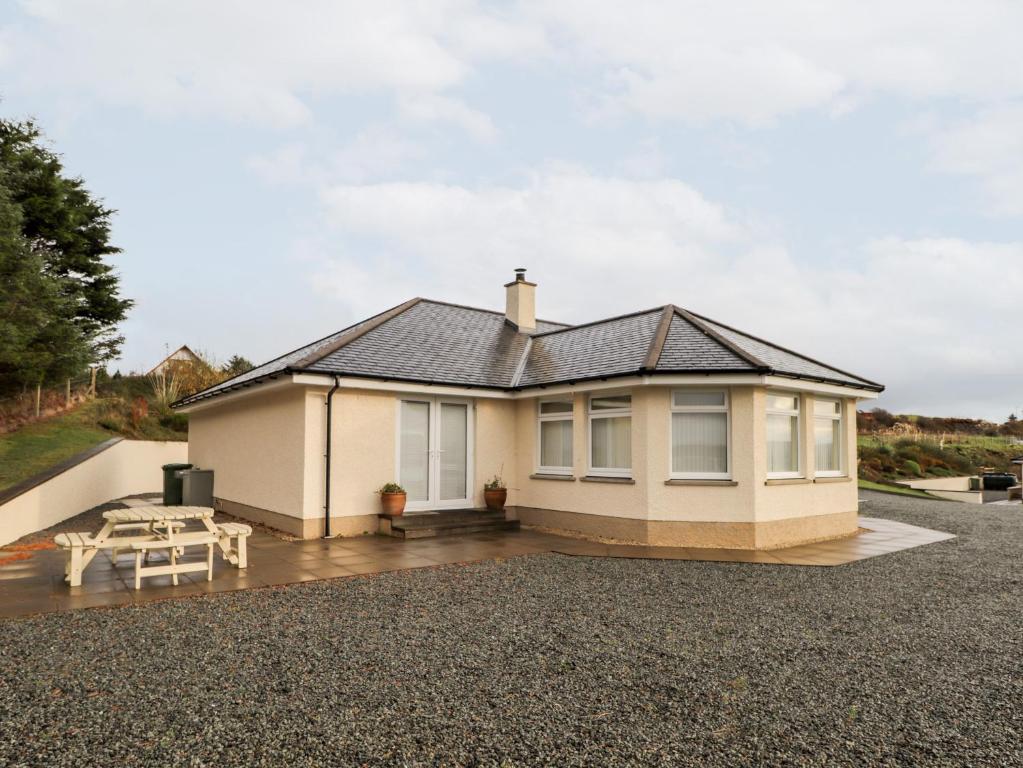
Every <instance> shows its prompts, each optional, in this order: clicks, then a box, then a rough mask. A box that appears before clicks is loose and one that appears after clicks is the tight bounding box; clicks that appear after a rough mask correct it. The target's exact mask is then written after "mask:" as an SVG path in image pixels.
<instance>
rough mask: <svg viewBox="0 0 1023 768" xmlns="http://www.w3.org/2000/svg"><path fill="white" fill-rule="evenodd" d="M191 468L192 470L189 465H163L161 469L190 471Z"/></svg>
mask: <svg viewBox="0 0 1023 768" xmlns="http://www.w3.org/2000/svg"><path fill="white" fill-rule="evenodd" d="M191 468H192V465H191V464H164V465H163V466H162V467H161V469H164V470H168V469H191Z"/></svg>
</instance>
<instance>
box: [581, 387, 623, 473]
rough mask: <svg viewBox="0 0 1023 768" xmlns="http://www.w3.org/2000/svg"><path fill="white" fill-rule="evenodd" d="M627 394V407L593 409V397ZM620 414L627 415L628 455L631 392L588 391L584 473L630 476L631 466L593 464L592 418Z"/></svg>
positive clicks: (603, 417) (610, 416) (605, 417)
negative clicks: (598, 465) (596, 466)
mask: <svg viewBox="0 0 1023 768" xmlns="http://www.w3.org/2000/svg"><path fill="white" fill-rule="evenodd" d="M623 395H628V397H629V407H628V408H604V409H601V410H599V411H594V410H593V398H595V397H596V398H598V399H599V398H604V397H620V396H623ZM620 416H628V417H629V456H630V457H631V456H632V392H617V391H614V392H590V393H589V394H587V396H586V474H587V475H592V476H594V477H625V478H631V477H632V467H627V468H626V467H617V468H616V467H610V468H607V467H598V468H594V466H593V420H594V419H610V418H615V417H620Z"/></svg>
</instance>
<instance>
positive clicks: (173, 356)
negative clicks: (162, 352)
mask: <svg viewBox="0 0 1023 768" xmlns="http://www.w3.org/2000/svg"><path fill="white" fill-rule="evenodd" d="M197 362H199V356H198V355H197V354H195V352H193V351H192V350H190V349H189V348H188V347H187V346H185V345H182V346H180V347H178V348H177V349H176V350H174V351H173V352H171V353H170V354H169V355H167V357H165V358H164V359H163V360H161V361H160V362H159V363H157V364H156V365H155V366H153V368H152V369H151V370H149V371H147V372H146V376H154V375H156V374H158V373H163V372H164V371H166V370H167V367H168V366H170V365H173V364H175V363H197Z"/></svg>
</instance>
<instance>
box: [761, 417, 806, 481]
mask: <svg viewBox="0 0 1023 768" xmlns="http://www.w3.org/2000/svg"><path fill="white" fill-rule="evenodd" d="M798 430H799V419H798V417H796V416H786V415H784V414H776V413H771V414H768V416H767V471H768V472H798V471H799V456H798V455H797V451H798V446H799V437H798Z"/></svg>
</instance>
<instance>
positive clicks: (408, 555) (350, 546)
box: [0, 499, 954, 616]
mask: <svg viewBox="0 0 1023 768" xmlns="http://www.w3.org/2000/svg"><path fill="white" fill-rule="evenodd" d="M137 503H139V500H136V499H123V500H120V501H119V502H112V503H111V504H110V505H104V506H105V507H109V506H116V505H124V506H131V505H134V504H137ZM80 517H81V519H80V520H74V521H67V522H65V523H64V524H62V525H61V526H60V528H61V529H69V527H70V528H73V527H74V526H75V525H77V526H78V527H77V530H89V528H90V523H89V521H92V520H93V519H95V518H97V513H96V512H95V511H94V510H93V511H90V512H88V513H84V514H83V515H82V516H80ZM220 518H221V516H219V515H218V517H217V519H218V520H220ZM224 519H227V518H224ZM72 523H73V524H72ZM93 527H95V526H93ZM861 527H862V529H863V530H861V532H860V533H859V534H857V535H856V536H852V537H849V538H845V539H840V540H837V541H830V542H821V543H818V544H808V545H804V546H799V547H790V548H788V549H780V550H772V551H767V552H764V551H760V552H754V551H749V550H733V549H697V548H676V547H645V546H638V545H622V544H601V543H595V542H591V541H586V540H582V539H574V538H567V537H563V536H556V535H553V534H550V533H543V532H539V531H534V530H521V531H506V532H500V533H487V534H470V535H464V536H451V537H442V538H434V539H418V540H417V539H412V540H400V539H392V538H389V537H386V536H361V537H356V538H338V539H330V540H323V539H315V540H309V541H285V540H283V539H281V538H277V537H276V536H273V535H271V534H269V533H267V532H265V531H260V530H258V529H257V530H256V531H254V532H253V534H252V536H250V537H249V567H248V568H247V569H245V570H238V569H237V568H235V567H233V566H231V565H230V564H228V563H226V562H224V561H223V560H222V559H221V558H219V557H217V558H216V559H215V562H214V578H213V581H207V580H206V577H205V574H201V573H200V574H182V575H180V576H179V577H178V578H179V584H178V586H174V585H173V584H172V583H171V577H170V576H154V577H149V578H146V579H144V580H143V582H142V589H141V590H135V589H134V584H133V579H134V560H133V559H132V556H131V554H130V553H127V554H122V555H121V556H120V558H119V560H118V563H117V564H116V565H115V564H114V563H112V562H111V560H110V558H109V557H107V556H106V555H105V554H100V555H99V556H97V557H96V558H95V559H94V560H93V561H92V563H91V564H90V565H89V567H88V568H86V569H85V571H84V575H83V579H82V585H81V586H80V587H69V586H68V585H67V584H66V583H65V582H64V559H65V554H64V553H63V552H62V551H59V550H54V549H38V548H37V547H39V546H46V545H47V544H48V542H49V541H50V540H52V533H53V531H55V530H56V529H52V530H50V531H46V532H40V533H39V534H34V535H33V536H32V537H26V539H28V541H25V540H23V541H22V542H16V543H15V544H14V545H11V546H9V547H4V548H2V549H0V616H24V615H29V614H35V613H49V612H54V611H68V610H77V609H80V608H92V607H98V606H120V605H130V604H136V603H146V602H150V601H153V600H162V599H166V598H174V597H185V596H188V595H197V594H203V593H211V592H229V591H234V590H240V589H250V588H257V587H268V586H280V585H285V584H298V583H302V582H307V581H316V580H320V579H336V578H343V577H347V576H365V575H369V574H376V573H385V572H388V571H402V570H408V569H413V568H430V567H436V566H441V565H449V564H452V563H470V562H478V561H481V560H493V559H500V558H509V557H517V556H520V555H530V554H537V553H543V552H556V553H560V554H564V555H573V556H581V557H614V558H633V559H663V560H694V561H705V562H740V563H761V564H770V565H801V566H836V565H843V564H846V563H850V562H854V561H856V560H863V559H865V558H870V557H876V556H878V555H884V554H888V553H891V552H897V551H899V550H903V549H909V548H911V547H917V546H921V545H923V544H930V543H933V542H936V541H943V540H945V539H950V538H954V536H952V535H951V534H947V533H942V532H940V531H932V530H928V529H926V528H919V527H916V526H912V525H907V524H904V523H899V522H895V521H892V520H884V519H880V518H861ZM19 544H20V546H19ZM204 557H205V550H203V549H202V548H201V547H195V548H192V550H191V551H190V552H189V553H188V554H186V556H185V557H184V558H182V559H180V561H182V562H183V561H187V560H189V559H197V560H201V559H203V558H204Z"/></svg>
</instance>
